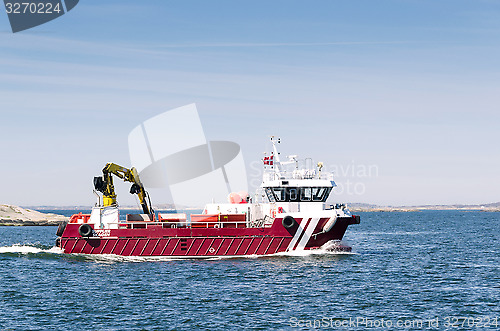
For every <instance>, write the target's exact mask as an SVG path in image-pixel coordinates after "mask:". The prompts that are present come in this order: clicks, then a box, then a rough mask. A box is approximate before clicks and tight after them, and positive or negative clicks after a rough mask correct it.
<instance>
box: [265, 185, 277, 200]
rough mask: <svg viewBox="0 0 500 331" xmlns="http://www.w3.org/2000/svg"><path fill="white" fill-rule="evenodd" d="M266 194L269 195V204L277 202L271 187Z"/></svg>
mask: <svg viewBox="0 0 500 331" xmlns="http://www.w3.org/2000/svg"><path fill="white" fill-rule="evenodd" d="M266 194H267V198H268V199H269V202H276V200H275V199H274V195H273V192H272V191H271V189H270V188H269V187H267V188H266Z"/></svg>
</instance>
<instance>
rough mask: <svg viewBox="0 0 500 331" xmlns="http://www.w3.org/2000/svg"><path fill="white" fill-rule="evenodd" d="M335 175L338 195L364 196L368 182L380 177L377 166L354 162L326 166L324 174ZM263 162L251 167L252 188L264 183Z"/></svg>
mask: <svg viewBox="0 0 500 331" xmlns="http://www.w3.org/2000/svg"><path fill="white" fill-rule="evenodd" d="M327 173H331V174H333V180H334V181H335V183H336V184H337V187H336V188H335V191H334V192H335V194H337V195H364V194H365V193H366V182H367V181H368V180H369V179H373V178H377V177H378V176H379V167H378V165H376V164H362V163H357V162H356V161H354V160H352V161H351V162H350V163H347V164H330V165H325V166H324V167H323V169H322V174H327ZM262 174H263V168H262V161H253V162H252V163H250V167H249V174H248V176H249V184H250V187H258V186H259V185H260V184H261V182H262Z"/></svg>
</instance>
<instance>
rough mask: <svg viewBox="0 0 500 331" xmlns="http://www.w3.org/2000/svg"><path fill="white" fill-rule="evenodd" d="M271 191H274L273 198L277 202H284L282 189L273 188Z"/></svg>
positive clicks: (283, 189) (283, 190) (284, 196)
mask: <svg viewBox="0 0 500 331" xmlns="http://www.w3.org/2000/svg"><path fill="white" fill-rule="evenodd" d="M273 191H274V197H275V198H276V201H277V202H283V201H286V194H285V188H284V187H275V188H273Z"/></svg>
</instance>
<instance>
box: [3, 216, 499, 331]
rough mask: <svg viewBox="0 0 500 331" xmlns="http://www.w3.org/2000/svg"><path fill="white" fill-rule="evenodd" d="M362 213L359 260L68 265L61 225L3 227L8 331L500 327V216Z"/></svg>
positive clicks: (87, 260)
mask: <svg viewBox="0 0 500 331" xmlns="http://www.w3.org/2000/svg"><path fill="white" fill-rule="evenodd" d="M58 212H59V213H62V214H66V215H69V214H71V213H73V212H74V211H58ZM360 215H361V224H358V225H352V226H350V227H349V228H348V230H347V233H346V235H345V238H344V239H345V240H344V242H345V243H347V244H349V245H350V246H352V247H353V251H352V253H349V254H346V253H345V254H333V253H331V252H330V253H329V252H319V253H315V254H311V253H310V252H302V253H298V254H295V255H290V256H272V257H252V258H237V259H235V258H233V259H215V260H175V261H172V260H168V259H164V260H157V259H156V260H148V259H145V258H124V257H117V256H85V255H67V254H62V253H61V252H60V251H59V249H57V248H54V247H53V246H54V240H55V239H56V236H55V232H56V227H0V297H1V299H0V330H47V329H49V330H82V329H83V330H87V329H89V330H125V329H135V330H195V329H205V330H214V329H238V330H240V329H253V330H267V329H271V330H276V329H278V330H280V329H281V330H288V329H331V330H387V329H391V330H446V329H448V330H499V329H500V308H499V302H500V221H499V219H500V213H488V212H477V211H470V212H468V211H424V212H410V213H399V212H394V213H383V212H374V213H360Z"/></svg>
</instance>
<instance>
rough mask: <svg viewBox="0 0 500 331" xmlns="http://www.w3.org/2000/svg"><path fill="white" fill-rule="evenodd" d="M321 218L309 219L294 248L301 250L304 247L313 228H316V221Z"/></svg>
mask: <svg viewBox="0 0 500 331" xmlns="http://www.w3.org/2000/svg"><path fill="white" fill-rule="evenodd" d="M320 219H321V218H319V217H318V218H313V219H311V222H309V224H308V225H307V227H306V229H305V233H304V236H303V237H302V239H300V242H299V244H298V245H297V248H296V250H303V249H304V247H306V245H307V243H308V242H309V239H310V238H311V234H312V233H313V231H314V229H316V226H317V225H318V222H319V220H320Z"/></svg>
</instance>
